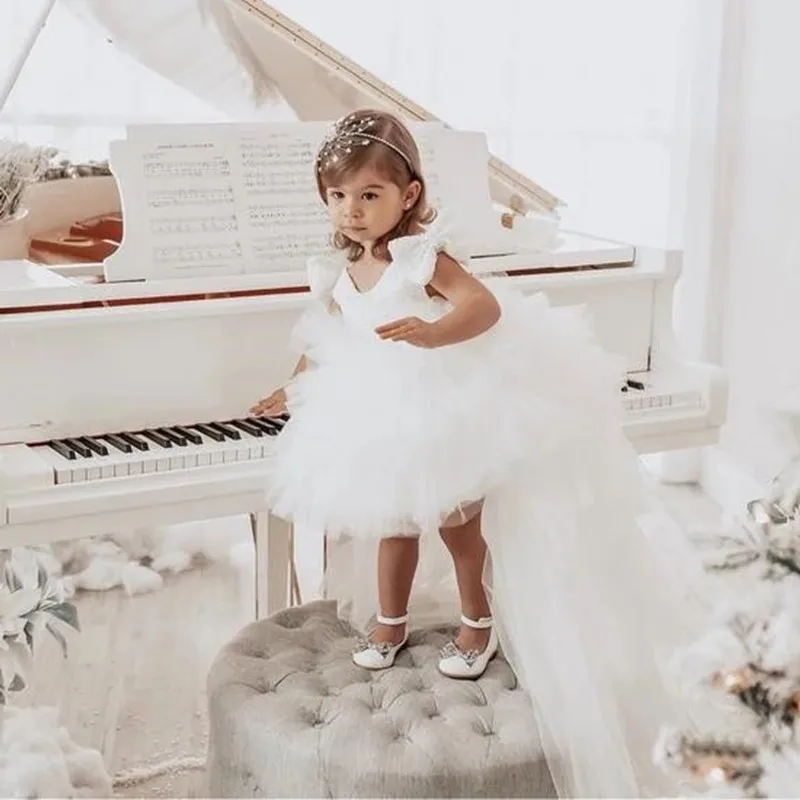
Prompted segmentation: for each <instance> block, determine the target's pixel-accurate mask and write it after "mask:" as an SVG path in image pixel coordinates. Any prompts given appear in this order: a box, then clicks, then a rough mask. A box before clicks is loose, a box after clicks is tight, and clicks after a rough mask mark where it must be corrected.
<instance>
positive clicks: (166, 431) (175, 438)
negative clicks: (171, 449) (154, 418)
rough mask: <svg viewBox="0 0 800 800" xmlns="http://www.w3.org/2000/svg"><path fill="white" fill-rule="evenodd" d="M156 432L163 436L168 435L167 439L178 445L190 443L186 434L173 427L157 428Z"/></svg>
mask: <svg viewBox="0 0 800 800" xmlns="http://www.w3.org/2000/svg"><path fill="white" fill-rule="evenodd" d="M156 433H159V434H161V436H166V437H167V439H169V440H170V441H171V442H172V443H173V444H176V445H178V447H186V445H187V444H188V441H187V439H186V437H185V436H180V435H179V434H177V433H175V431H173V430H172V429H171V428H156Z"/></svg>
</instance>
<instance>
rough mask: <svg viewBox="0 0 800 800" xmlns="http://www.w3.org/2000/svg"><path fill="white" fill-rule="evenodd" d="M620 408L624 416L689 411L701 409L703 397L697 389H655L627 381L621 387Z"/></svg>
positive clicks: (633, 381)
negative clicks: (654, 412) (660, 411)
mask: <svg viewBox="0 0 800 800" xmlns="http://www.w3.org/2000/svg"><path fill="white" fill-rule="evenodd" d="M621 391H622V408H623V410H624V411H625V413H626V415H629V414H633V415H638V414H643V413H644V414H646V413H649V412H653V411H659V410H662V411H679V410H680V411H689V410H691V409H702V408H703V407H704V406H705V397H704V395H703V392H702V390H701V389H699V388H686V387H677V386H675V387H672V388H669V387H657V386H654V385H647V384H645V383H643V382H640V381H637V380H628V381H627V382H626V385H625V386H623V387H622V390H621Z"/></svg>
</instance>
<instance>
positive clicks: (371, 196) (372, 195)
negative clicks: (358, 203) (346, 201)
mask: <svg viewBox="0 0 800 800" xmlns="http://www.w3.org/2000/svg"><path fill="white" fill-rule="evenodd" d="M377 196H378V195H377V194H375V192H364V194H363V195H362V197H363V198H364V199H365V200H375V198H376V197H377Z"/></svg>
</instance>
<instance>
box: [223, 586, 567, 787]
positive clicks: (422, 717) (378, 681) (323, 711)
mask: <svg viewBox="0 0 800 800" xmlns="http://www.w3.org/2000/svg"><path fill="white" fill-rule="evenodd" d="M355 635H356V634H355V632H354V631H353V630H352V629H351V628H350V627H349V625H347V623H345V622H342V621H341V620H339V619H338V618H337V616H336V604H335V603H333V602H330V601H319V602H316V603H309V604H307V605H305V606H300V607H299V608H291V609H287V610H285V611H281V612H279V613H278V614H275V615H274V616H272V617H271V618H269V619H266V620H262V621H260V622H256V623H253V624H251V625H248V626H247V627H246V628H244V629H243V630H242V631H241V632H240V633H239V634H238V635H237V636H236V637H235V639H233V641H232V642H230V643H229V644H228V645H227V646H226V647H224V648H223V650H222V651H221V652H220V653H219V655H218V656H217V659H216V661H215V663H214V665H213V666H212V668H211V672H210V675H209V679H208V697H209V700H208V702H209V717H210V724H211V738H210V746H209V755H208V778H209V790H210V793H211V796H213V797H337V798H339V797H341V798H345V797H555V790H554V789H553V786H552V783H551V780H550V773H549V772H548V769H547V765H546V763H545V761H544V757H543V756H542V754H541V750H540V746H539V742H538V737H537V733H536V726H535V723H534V719H533V712H532V709H531V706H530V702H529V700H528V697H527V695H526V694H525V693H524V692H522V691H520V690H517V689H516V688H515V687H516V679H515V677H514V674H513V673H512V671H511V669H510V668H509V666H508V664H506V662H505V661H504V660H502V659H501V658H500V657H498V658H495V659H494V661H493V662H492V663H491V664H490V665H489V668H488V669H487V670H486V672H485V673H484V675H483V677H482V678H481V679H480V680H478V681H474V682H473V681H468V682H467V681H454V680H452V679H449V678H445V677H444V676H442V675H441V674H440V673H439V672H438V670H437V668H436V662H437V658H438V652H439V649H440V647H441V646H442V645H443V644H444V643H445V642H446V641H447V640H448V639H449V638H450V637H451V636H452V635H453V629H446V628H439V629H428V630H421V631H414V632H412V635H411V639H410V644H409V647H407V648H406V649H405V650H404V651H402V652H401V654H400V655H399V656H398V658H397V661H396V662H395V666H394V667H393V668H391V669H388V670H384V671H382V672H368V671H365V670H362V669H360V668H359V667H357V666H355V665H354V664H353V663H352V661H351V660H350V653H351V650H352V648H353V645H354V637H355Z"/></svg>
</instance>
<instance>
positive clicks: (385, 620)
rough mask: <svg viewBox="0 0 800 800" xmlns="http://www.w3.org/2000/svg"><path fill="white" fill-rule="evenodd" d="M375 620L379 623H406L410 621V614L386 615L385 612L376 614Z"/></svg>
mask: <svg viewBox="0 0 800 800" xmlns="http://www.w3.org/2000/svg"><path fill="white" fill-rule="evenodd" d="M375 620H376V622H377V623H378V624H379V625H405V624H406V622H408V614H404V615H403V616H402V617H384V616H383V614H376V615H375Z"/></svg>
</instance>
